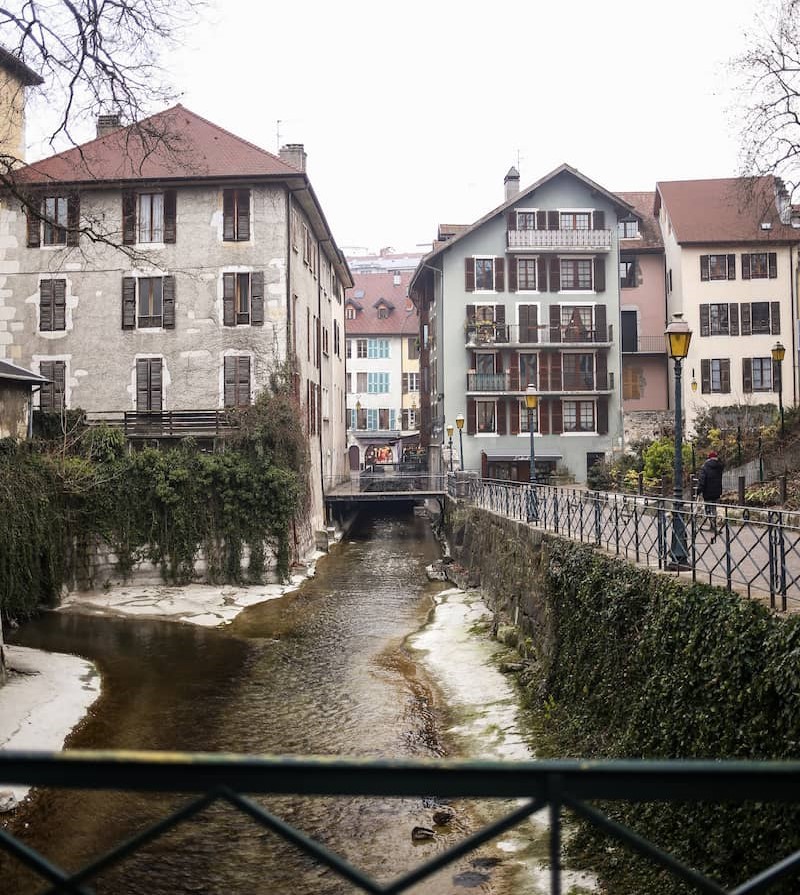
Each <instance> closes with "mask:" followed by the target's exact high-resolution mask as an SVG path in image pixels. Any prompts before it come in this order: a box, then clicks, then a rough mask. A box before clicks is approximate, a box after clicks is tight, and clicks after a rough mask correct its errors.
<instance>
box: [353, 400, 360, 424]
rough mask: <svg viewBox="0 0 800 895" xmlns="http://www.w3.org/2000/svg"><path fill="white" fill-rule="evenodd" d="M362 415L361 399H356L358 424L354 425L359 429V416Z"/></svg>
mask: <svg viewBox="0 0 800 895" xmlns="http://www.w3.org/2000/svg"><path fill="white" fill-rule="evenodd" d="M360 416H361V401H356V424H355V426H353V428H354V429H356V430H357V429H358V418H359V417H360Z"/></svg>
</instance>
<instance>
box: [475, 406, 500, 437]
mask: <svg viewBox="0 0 800 895" xmlns="http://www.w3.org/2000/svg"><path fill="white" fill-rule="evenodd" d="M475 410H476V422H477V428H478V432H483V433H487V432H496V431H497V406H496V404H495V402H494V401H476V402H475Z"/></svg>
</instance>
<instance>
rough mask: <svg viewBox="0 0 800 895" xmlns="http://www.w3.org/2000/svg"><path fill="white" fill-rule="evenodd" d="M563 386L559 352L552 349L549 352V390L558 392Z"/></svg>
mask: <svg viewBox="0 0 800 895" xmlns="http://www.w3.org/2000/svg"><path fill="white" fill-rule="evenodd" d="M563 387H564V385H563V378H562V375H561V352H560V351H554V352H552V353H551V354H550V391H552V392H560V391H561V389H562V388H563Z"/></svg>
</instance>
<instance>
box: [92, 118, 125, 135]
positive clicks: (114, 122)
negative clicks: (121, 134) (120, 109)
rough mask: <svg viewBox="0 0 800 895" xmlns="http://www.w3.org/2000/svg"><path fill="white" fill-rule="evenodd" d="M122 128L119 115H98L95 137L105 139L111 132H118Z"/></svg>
mask: <svg viewBox="0 0 800 895" xmlns="http://www.w3.org/2000/svg"><path fill="white" fill-rule="evenodd" d="M121 127H122V124H121V122H120V120H119V115H98V116H97V136H98V137H105V136H106V134H110V133H111V132H112V131H118V130H119V129H120V128H121Z"/></svg>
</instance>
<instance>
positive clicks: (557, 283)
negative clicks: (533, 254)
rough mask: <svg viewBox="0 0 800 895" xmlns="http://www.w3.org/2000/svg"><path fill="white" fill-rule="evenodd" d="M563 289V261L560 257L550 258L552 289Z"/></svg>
mask: <svg viewBox="0 0 800 895" xmlns="http://www.w3.org/2000/svg"><path fill="white" fill-rule="evenodd" d="M560 289H561V261H560V259H559V258H551V259H550V291H551V292H558V291H559V290H560Z"/></svg>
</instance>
